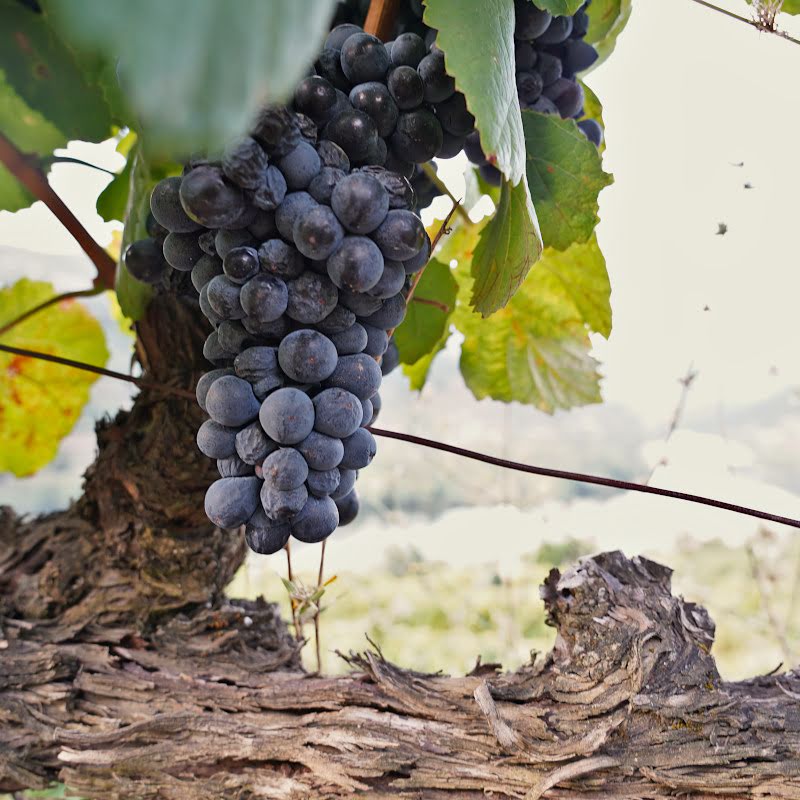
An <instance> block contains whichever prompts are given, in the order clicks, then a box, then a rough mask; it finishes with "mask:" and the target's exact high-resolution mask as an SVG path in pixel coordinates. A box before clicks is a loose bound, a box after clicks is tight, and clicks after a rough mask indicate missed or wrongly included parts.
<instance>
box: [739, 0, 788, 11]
mask: <svg viewBox="0 0 800 800" xmlns="http://www.w3.org/2000/svg"><path fill="white" fill-rule="evenodd" d="M747 3H748V5H752V4H753V0H747ZM781 11H782V12H783V13H784V14H800V0H783V5H782V6H781Z"/></svg>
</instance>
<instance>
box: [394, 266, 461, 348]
mask: <svg viewBox="0 0 800 800" xmlns="http://www.w3.org/2000/svg"><path fill="white" fill-rule="evenodd" d="M457 293H458V284H457V283H456V279H455V278H454V277H453V273H452V270H451V269H450V267H449V265H447V264H443V263H442V262H441V261H438V260H437V259H435V258H434V259H432V260H431V261H430V262H428V266H426V267H425V271H424V272H423V273H422V277H421V278H420V281H419V283H418V284H417V288H416V290H415V292H414V295H413V297H412V298H411V302H410V303H409V304H408V310H407V312H406V316H405V319H404V320H403V322H402V324H401V325H400V326H399V327H398V328H397V330H396V331H395V333H394V340H395V343H396V344H397V347H398V349H399V351H400V361H401V363H403V364H414V363H415V362H416V361H419V359H420V358H422V357H423V356H424V355H426V354H427V353H429V352H430V351H431V350H433V348H434V347H435V346H436V344H437V343H438V342H439V340H440V339H441V338H442V334H443V333H444V332H445V330H446V329H447V327H448V325H449V323H450V317H451V316H452V314H453V311H454V310H455V307H456V294H457ZM426 301H427V302H426ZM432 303H437V304H438V305H433V304H432Z"/></svg>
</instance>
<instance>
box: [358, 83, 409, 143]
mask: <svg viewBox="0 0 800 800" xmlns="http://www.w3.org/2000/svg"><path fill="white" fill-rule="evenodd" d="M349 100H350V105H352V106H353V108H356V109H358V110H359V111H363V112H364V113H365V114H368V115H369V116H370V117H371V118H372V119H373V121H374V122H375V127H376V129H377V132H378V136H380V137H383V138H385V137H387V136H389V134H390V133H391V132H392V131H393V130H394V126H395V124H396V123H397V117H398V115H399V113H400V112H399V111H398V110H397V104H396V103H395V101H394V100H393V99H392V95H391V94H390V93H389V89H388V88H387V87H386V84H385V83H381V82H379V81H370V82H369V83H360V84H358V86H354V87H353V88H352V89H351V91H350V98H349ZM376 141H379V140H376Z"/></svg>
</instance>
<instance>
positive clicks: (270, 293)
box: [209, 273, 289, 322]
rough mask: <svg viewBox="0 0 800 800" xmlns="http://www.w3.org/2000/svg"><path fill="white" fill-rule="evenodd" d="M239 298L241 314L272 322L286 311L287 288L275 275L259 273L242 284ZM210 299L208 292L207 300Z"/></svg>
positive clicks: (287, 301) (287, 300)
mask: <svg viewBox="0 0 800 800" xmlns="http://www.w3.org/2000/svg"><path fill="white" fill-rule="evenodd" d="M214 280H217V278H215V279H214ZM239 298H240V303H241V307H242V309H243V311H244V314H243V316H244V315H245V314H246V315H247V316H248V317H250V318H255V319H259V320H263V321H264V322H274V321H275V320H277V319H278V317H280V316H281V314H283V313H284V312H285V311H286V308H287V306H288V304H289V289H288V287H287V285H286V284H285V283H284V282H283V281H282V280H281V279H280V278H278V277H276V276H275V275H265V274H264V273H259V274H258V275H256V276H255V277H253V278H251V279H250V280H249V281H247V283H246V284H245V285H244V286H242V288H241V293H240V295H239ZM211 299H212V298H211V296H210V294H209V300H211Z"/></svg>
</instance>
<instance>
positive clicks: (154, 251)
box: [123, 234, 172, 283]
mask: <svg viewBox="0 0 800 800" xmlns="http://www.w3.org/2000/svg"><path fill="white" fill-rule="evenodd" d="M170 235H172V234H170ZM123 261H124V262H125V267H126V268H127V270H128V272H130V274H131V275H132V276H133V277H134V278H136V280H137V281H142V282H143V283H160V282H161V279H162V278H163V277H164V276H165V275H166V274H167V271H168V270H169V264H167V262H166V260H165V259H164V253H163V251H162V249H161V246H160V245H159V244H158V242H157V241H156V240H155V239H139V240H138V241H136V242H131V243H130V244H129V245H128V246H127V247H126V248H125V255H124V256H123Z"/></svg>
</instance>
